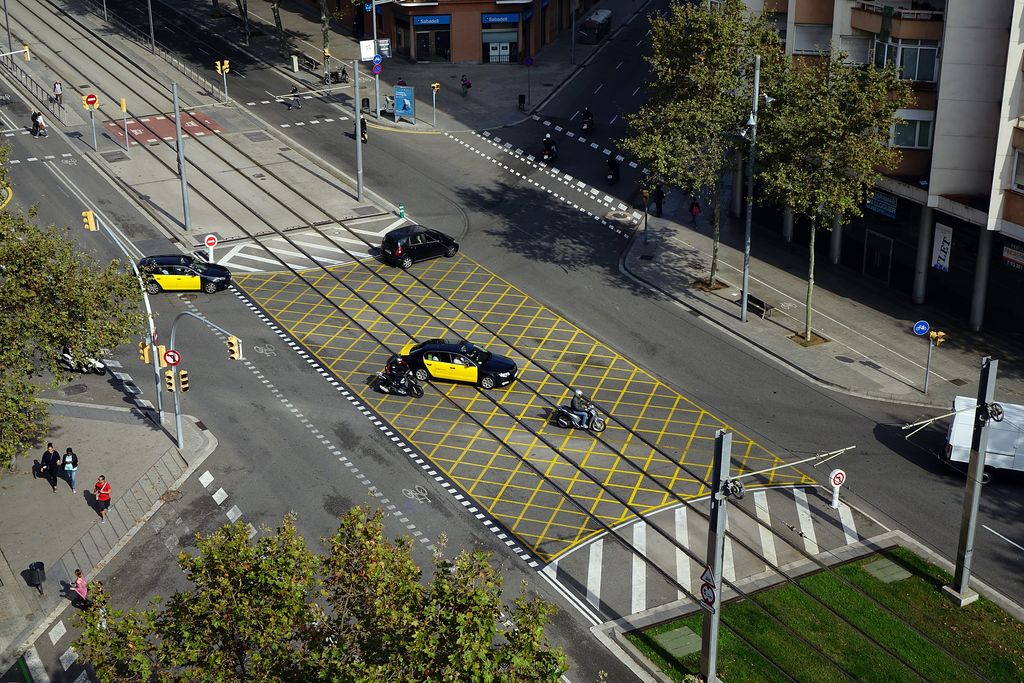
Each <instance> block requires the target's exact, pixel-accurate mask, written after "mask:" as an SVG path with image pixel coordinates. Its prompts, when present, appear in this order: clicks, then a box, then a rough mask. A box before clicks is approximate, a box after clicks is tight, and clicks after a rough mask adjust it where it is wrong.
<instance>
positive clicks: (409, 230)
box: [384, 224, 430, 239]
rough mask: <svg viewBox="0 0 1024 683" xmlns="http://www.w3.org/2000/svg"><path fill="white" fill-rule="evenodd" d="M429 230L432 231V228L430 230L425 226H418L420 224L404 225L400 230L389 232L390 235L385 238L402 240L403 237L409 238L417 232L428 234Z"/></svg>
mask: <svg viewBox="0 0 1024 683" xmlns="http://www.w3.org/2000/svg"><path fill="white" fill-rule="evenodd" d="M429 230H430V228H428V227H426V226H423V225H418V224H414V225H403V226H402V227H400V228H395V229H394V230H389V231H388V233H387V234H386V235H384V236H385V237H392V238H395V239H398V238H401V237H408V236H409V235H412V234H415V233H417V232H428V231H429Z"/></svg>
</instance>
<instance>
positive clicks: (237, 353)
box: [228, 335, 242, 360]
mask: <svg viewBox="0 0 1024 683" xmlns="http://www.w3.org/2000/svg"><path fill="white" fill-rule="evenodd" d="M241 357H242V340H241V339H239V338H238V337H236V336H234V335H231V336H230V337H228V358H230V359H231V360H238V359H239V358H241Z"/></svg>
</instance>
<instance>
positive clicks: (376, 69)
mask: <svg viewBox="0 0 1024 683" xmlns="http://www.w3.org/2000/svg"><path fill="white" fill-rule="evenodd" d="M383 70H384V69H383V68H381V65H380V64H374V65H373V73H374V74H375V75H380V72H381V71H383Z"/></svg>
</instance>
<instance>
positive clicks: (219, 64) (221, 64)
mask: <svg viewBox="0 0 1024 683" xmlns="http://www.w3.org/2000/svg"><path fill="white" fill-rule="evenodd" d="M213 65H214V66H215V67H216V68H217V73H219V74H226V73H227V72H229V71H231V62H229V61H228V60H226V59H225V60H224V61H219V60H218V61H216V62H214V63H213Z"/></svg>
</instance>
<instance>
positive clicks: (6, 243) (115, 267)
mask: <svg viewBox="0 0 1024 683" xmlns="http://www.w3.org/2000/svg"><path fill="white" fill-rule="evenodd" d="M3 154H4V155H5V156H6V151H5V152H4V153H3ZM0 181H2V179H0ZM4 187H5V188H6V185H5V186H4ZM34 218H35V214H34V212H29V213H28V214H25V213H21V212H18V211H10V210H4V211H0V310H2V311H3V316H0V465H3V466H8V465H10V464H11V463H12V462H13V461H14V459H15V457H16V456H18V455H20V454H22V453H24V452H25V451H26V450H27V449H29V448H31V447H32V446H33V445H35V444H36V443H38V442H39V441H40V440H42V439H43V438H44V437H45V435H46V432H47V430H48V421H47V416H46V407H45V405H44V404H42V403H41V402H40V401H39V399H38V394H39V391H40V388H41V386H43V385H45V384H46V381H45V380H44V379H43V378H48V377H49V378H52V383H53V385H54V386H56V384H57V382H59V381H60V380H62V379H64V378H66V377H67V373H66V371H64V370H63V369H62V367H61V366H60V364H59V363H58V361H59V360H60V358H61V353H62V351H63V349H65V348H68V349H70V351H71V354H72V355H73V356H74V357H75V358H79V359H80V358H84V357H87V356H88V357H94V358H95V357H99V356H100V355H101V351H102V349H113V348H115V347H117V346H119V345H121V344H123V343H125V342H127V341H129V340H130V339H131V338H132V337H133V336H134V335H136V334H138V333H139V331H140V330H141V329H142V324H143V316H142V314H141V313H140V312H139V304H140V301H141V296H142V293H141V290H140V288H139V283H138V280H137V279H136V277H135V275H134V274H132V272H131V271H127V270H125V269H124V267H123V266H121V265H120V264H119V263H118V262H116V261H110V262H107V263H106V264H101V263H99V262H98V261H97V260H96V259H95V258H93V257H92V256H91V255H89V254H88V253H85V252H83V251H81V250H80V249H79V248H77V247H76V246H75V245H74V243H73V241H72V240H71V238H70V236H69V235H68V233H67V231H66V230H62V229H59V228H55V227H48V228H41V227H39V226H37V225H36V224H35V222H34Z"/></svg>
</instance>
